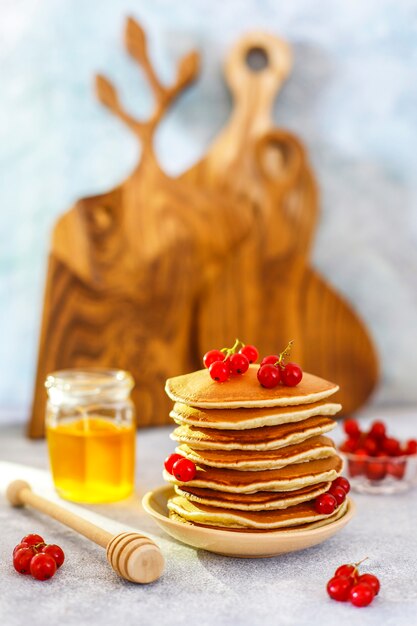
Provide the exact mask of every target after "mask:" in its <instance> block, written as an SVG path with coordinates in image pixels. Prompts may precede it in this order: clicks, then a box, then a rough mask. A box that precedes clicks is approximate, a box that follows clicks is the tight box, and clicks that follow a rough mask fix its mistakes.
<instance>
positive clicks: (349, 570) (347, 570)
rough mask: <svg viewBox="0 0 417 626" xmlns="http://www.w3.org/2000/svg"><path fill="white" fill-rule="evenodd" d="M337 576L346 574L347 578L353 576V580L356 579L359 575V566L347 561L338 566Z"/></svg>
mask: <svg viewBox="0 0 417 626" xmlns="http://www.w3.org/2000/svg"><path fill="white" fill-rule="evenodd" d="M334 575H335V576H346V578H351V579H352V580H353V581H356V578H357V575H358V568H357V567H356V565H353V563H345V564H344V565H341V566H340V567H338V568H337V570H336V571H335V573H334Z"/></svg>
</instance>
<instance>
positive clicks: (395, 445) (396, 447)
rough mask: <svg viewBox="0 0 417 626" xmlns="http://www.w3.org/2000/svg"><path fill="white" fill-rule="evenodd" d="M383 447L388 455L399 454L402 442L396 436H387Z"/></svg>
mask: <svg viewBox="0 0 417 626" xmlns="http://www.w3.org/2000/svg"><path fill="white" fill-rule="evenodd" d="M382 449H383V451H384V452H386V454H387V455H388V456H398V455H399V454H401V447H400V442H399V441H398V439H394V437H387V438H386V439H384V442H383V444H382Z"/></svg>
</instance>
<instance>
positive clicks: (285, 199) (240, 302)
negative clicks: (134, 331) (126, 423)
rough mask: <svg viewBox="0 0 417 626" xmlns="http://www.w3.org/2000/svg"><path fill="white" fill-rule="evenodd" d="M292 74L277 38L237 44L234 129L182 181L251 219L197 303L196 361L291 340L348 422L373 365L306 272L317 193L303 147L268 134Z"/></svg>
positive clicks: (367, 347) (347, 314) (352, 321)
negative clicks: (224, 199)
mask: <svg viewBox="0 0 417 626" xmlns="http://www.w3.org/2000/svg"><path fill="white" fill-rule="evenodd" d="M291 64H292V61H291V52H290V49H289V47H288V46H287V44H286V43H285V42H283V41H282V40H280V39H279V38H277V37H275V36H272V35H269V34H266V33H262V32H255V33H252V34H249V35H246V36H245V37H242V38H241V39H240V40H239V41H238V42H237V44H236V46H235V47H234V48H233V49H232V51H231V53H230V55H229V57H228V58H227V60H226V64H225V75H226V81H227V83H228V86H229V88H230V90H231V92H232V96H233V110H232V113H231V116H230V119H229V121H228V123H227V124H226V127H225V128H224V129H223V130H222V131H221V133H220V135H219V137H218V138H217V139H216V140H215V141H214V143H213V145H212V146H211V147H210V148H209V150H208V152H207V154H206V156H205V157H204V158H203V159H202V160H201V161H200V162H199V163H197V164H196V165H195V166H194V167H193V168H191V169H190V170H189V171H187V172H185V174H184V175H183V176H182V177H181V180H182V181H186V182H187V183H190V184H194V185H196V186H198V187H200V188H201V187H203V188H205V189H209V190H210V191H212V192H213V193H216V192H217V193H219V194H222V193H228V194H229V195H230V194H231V195H232V196H233V197H234V202H233V203H232V204H229V205H228V207H229V209H230V207H233V209H235V208H236V206H239V205H241V206H242V207H243V204H244V203H246V202H247V200H249V201H250V202H251V204H252V209H253V212H252V220H253V223H252V229H251V237H250V238H248V239H247V240H246V241H245V242H244V244H243V245H242V246H240V247H239V249H238V251H237V254H235V255H233V256H232V257H231V258H230V259H229V261H228V262H227V263H226V264H225V266H224V267H223V270H222V272H221V274H220V275H219V276H217V277H216V278H215V280H214V281H213V282H212V284H211V286H210V288H209V289H206V290H205V291H204V293H203V294H202V304H201V306H200V307H199V311H200V318H199V325H198V328H199V352H200V353H201V354H203V353H204V352H205V351H206V350H209V349H211V348H214V347H222V346H225V345H230V343H231V342H232V341H233V338H234V337H235V336H239V338H240V339H242V340H243V341H244V342H245V343H254V344H256V345H257V346H258V347H259V349H260V352H261V354H263V355H265V354H270V353H271V352H272V353H276V352H279V351H281V350H282V349H283V347H284V346H285V345H286V344H287V342H288V340H289V339H294V340H295V346H294V350H293V355H292V356H293V359H294V360H297V361H299V362H300V363H301V364H302V365H303V367H304V368H305V369H306V370H308V371H311V372H314V373H315V374H318V375H320V376H323V377H324V378H328V379H330V380H333V381H336V382H337V383H338V384H339V385H340V387H341V391H340V393H339V400H340V401H341V402H342V404H343V406H344V412H345V413H349V412H351V411H354V410H355V409H357V408H358V407H360V406H361V405H362V404H363V403H364V402H365V401H366V400H367V398H368V397H369V395H370V393H371V392H372V390H373V389H374V387H375V384H376V382H377V379H378V363H377V358H376V353H375V350H374V347H373V344H372V341H371V339H370V337H369V334H368V332H367V330H366V328H365V326H364V324H363V323H362V322H361V320H360V319H359V317H358V315H357V314H356V313H355V312H354V310H353V309H352V307H351V306H350V305H349V304H348V303H347V302H346V300H345V299H344V298H342V297H341V296H340V295H339V294H338V293H337V292H336V290H335V289H334V288H333V287H331V286H330V285H329V284H328V282H327V281H326V280H325V279H324V278H323V277H321V276H320V274H319V273H318V272H316V271H315V270H314V269H313V268H312V266H311V261H310V256H311V247H312V244H313V240H314V235H315V230H316V227H317V218H318V193H317V186H316V183H315V180H314V176H313V174H312V171H311V168H310V165H309V163H308V159H307V156H306V153H305V150H304V148H303V146H302V144H301V142H300V141H299V140H298V139H297V138H296V137H295V136H294V135H293V134H291V133H289V132H286V131H283V130H278V129H274V128H273V123H272V119H271V113H272V108H273V104H274V100H275V98H276V95H277V93H278V91H279V89H280V87H281V85H282V83H283V82H284V80H285V78H286V77H287V76H288V74H289V72H290V69H291ZM306 107H308V102H306ZM220 210H222V209H218V212H219V211H220ZM219 302H222V303H223V307H222V311H221V315H219Z"/></svg>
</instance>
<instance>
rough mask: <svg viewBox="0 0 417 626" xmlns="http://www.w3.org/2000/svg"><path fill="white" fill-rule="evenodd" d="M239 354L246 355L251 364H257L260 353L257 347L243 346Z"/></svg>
mask: <svg viewBox="0 0 417 626" xmlns="http://www.w3.org/2000/svg"><path fill="white" fill-rule="evenodd" d="M239 353H240V354H244V355H245V356H246V357H247V359H248V361H249V363H256V361H257V360H258V357H259V352H258V350H257V348H255V346H243V348H241V349H240V350H239Z"/></svg>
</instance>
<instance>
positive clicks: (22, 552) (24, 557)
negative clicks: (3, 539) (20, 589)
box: [13, 547, 35, 574]
mask: <svg viewBox="0 0 417 626" xmlns="http://www.w3.org/2000/svg"><path fill="white" fill-rule="evenodd" d="M34 556H35V552H34V550H33V549H32V547H28V548H19V549H18V550H16V552H15V553H14V554H13V567H14V568H15V570H16V572H19V574H30V564H31V561H32V559H33V558H34Z"/></svg>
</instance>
